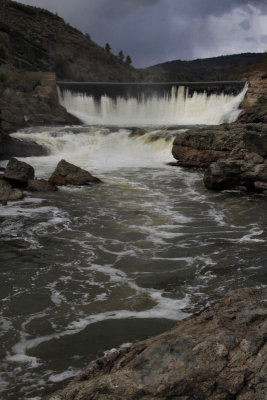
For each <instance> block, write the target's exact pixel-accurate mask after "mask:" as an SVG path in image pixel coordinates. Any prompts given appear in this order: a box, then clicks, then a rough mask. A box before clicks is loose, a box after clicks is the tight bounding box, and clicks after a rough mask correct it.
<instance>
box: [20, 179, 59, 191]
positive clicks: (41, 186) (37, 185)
mask: <svg viewBox="0 0 267 400" xmlns="http://www.w3.org/2000/svg"><path fill="white" fill-rule="evenodd" d="M26 189H27V190H30V191H31V192H54V191H56V190H58V188H57V187H56V185H54V184H53V183H52V182H49V181H46V180H44V179H40V180H38V179H30V180H29V181H28V186H27V188H26Z"/></svg>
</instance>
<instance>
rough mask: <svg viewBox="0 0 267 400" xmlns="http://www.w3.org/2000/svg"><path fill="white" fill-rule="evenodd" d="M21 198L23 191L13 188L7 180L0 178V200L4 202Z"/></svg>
mask: <svg viewBox="0 0 267 400" xmlns="http://www.w3.org/2000/svg"><path fill="white" fill-rule="evenodd" d="M21 199H23V193H22V191H21V190H19V189H13V187H12V186H11V185H10V183H9V182H7V181H6V180H5V179H1V178H0V201H1V202H2V204H6V203H7V202H8V201H16V200H21Z"/></svg>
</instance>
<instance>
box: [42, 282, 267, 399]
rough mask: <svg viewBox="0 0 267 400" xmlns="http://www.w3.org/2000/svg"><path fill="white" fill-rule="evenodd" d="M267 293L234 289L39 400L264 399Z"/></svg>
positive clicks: (98, 362)
mask: <svg viewBox="0 0 267 400" xmlns="http://www.w3.org/2000/svg"><path fill="white" fill-rule="evenodd" d="M266 297H267V290H266V289H263V290H257V289H254V288H247V289H240V290H237V291H235V292H233V293H232V294H231V295H230V296H228V297H226V298H224V299H222V300H221V301H219V302H218V303H217V304H215V305H214V306H212V307H209V308H207V309H206V310H204V311H203V312H201V313H199V314H196V315H193V316H191V317H188V318H186V319H184V320H182V321H180V322H179V323H178V324H177V325H176V326H175V327H174V328H173V329H172V330H170V331H168V332H166V333H164V334H162V335H160V336H157V337H155V338H152V339H149V340H146V341H144V342H140V343H137V344H134V345H132V346H131V347H129V348H127V349H120V350H117V351H116V352H114V353H112V354H109V355H107V356H105V357H103V358H100V359H98V360H96V361H94V362H92V363H90V364H89V365H88V367H87V368H86V369H85V370H84V371H82V372H81V373H80V374H79V375H78V376H77V377H76V378H75V379H74V381H73V382H71V383H70V384H69V385H68V386H67V387H66V388H65V389H63V390H61V391H59V392H56V393H55V394H53V395H51V396H48V397H46V398H45V399H46V400H63V399H64V400H78V399H79V400H82V399H84V400H85V399H86V400H100V399H101V400H102V399H105V400H111V399H112V400H115V399H116V400H117V399H120V400H125V399H127V400H134V399H135V400H138V399H144V400H155V399H159V400H166V399H177V400H178V399H179V400H192V399H195V400H204V399H205V400H223V399H224V400H228V399H236V400H245V399H246V400H265V399H266V398H267V380H266V363H267V340H266V339H267V302H266Z"/></svg>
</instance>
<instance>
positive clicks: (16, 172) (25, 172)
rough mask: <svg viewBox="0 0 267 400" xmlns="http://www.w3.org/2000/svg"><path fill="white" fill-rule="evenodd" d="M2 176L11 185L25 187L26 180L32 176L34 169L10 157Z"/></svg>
mask: <svg viewBox="0 0 267 400" xmlns="http://www.w3.org/2000/svg"><path fill="white" fill-rule="evenodd" d="M4 178H5V179H6V180H8V181H9V182H10V183H11V185H12V186H13V187H26V186H27V182H28V180H29V179H33V178H34V169H33V167H32V166H31V165H29V164H27V163H25V162H23V161H18V160H17V159H16V158H11V159H10V160H9V162H8V164H7V166H6V169H5V172H4Z"/></svg>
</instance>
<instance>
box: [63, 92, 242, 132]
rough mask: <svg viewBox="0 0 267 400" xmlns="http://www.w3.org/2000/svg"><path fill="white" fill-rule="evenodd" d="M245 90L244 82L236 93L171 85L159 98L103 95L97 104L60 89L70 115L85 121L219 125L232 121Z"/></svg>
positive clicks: (237, 112) (126, 123) (118, 123)
mask: <svg viewBox="0 0 267 400" xmlns="http://www.w3.org/2000/svg"><path fill="white" fill-rule="evenodd" d="M246 91H247V85H245V87H244V89H243V90H242V92H241V93H240V94H239V95H237V96H234V95H225V94H219V95H217V94H211V95H208V94H207V93H206V92H203V93H197V92H195V93H194V94H193V96H192V97H191V96H189V95H188V91H187V90H186V89H185V87H184V86H180V87H179V89H178V91H177V90H176V87H173V88H172V91H171V94H170V95H169V94H166V95H165V96H164V97H162V98H160V97H157V96H154V97H152V98H149V99H145V97H143V98H142V99H141V100H137V99H136V98H133V97H131V98H129V99H127V100H126V99H124V98H122V97H118V98H117V99H116V101H114V100H112V99H111V98H110V97H108V96H107V95H105V96H102V97H101V99H100V103H99V102H96V101H95V99H94V97H93V96H87V95H84V94H80V93H72V92H71V91H69V90H64V91H63V92H61V91H59V98H60V102H61V104H62V105H63V106H64V107H65V108H66V109H67V110H68V112H70V113H71V114H73V115H75V116H76V117H78V118H79V119H80V120H81V121H82V122H83V123H85V124H102V125H120V126H123V125H124V126H125V125H129V124H130V125H151V124H153V125H197V124H199V125H201V124H204V125H218V124H222V123H230V122H234V121H235V120H236V119H237V117H238V115H239V113H240V110H239V109H238V108H239V105H240V103H241V102H242V100H243V98H244V96H245V94H246Z"/></svg>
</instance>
